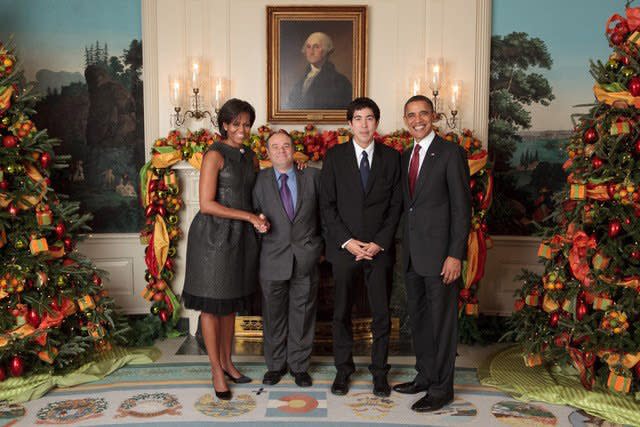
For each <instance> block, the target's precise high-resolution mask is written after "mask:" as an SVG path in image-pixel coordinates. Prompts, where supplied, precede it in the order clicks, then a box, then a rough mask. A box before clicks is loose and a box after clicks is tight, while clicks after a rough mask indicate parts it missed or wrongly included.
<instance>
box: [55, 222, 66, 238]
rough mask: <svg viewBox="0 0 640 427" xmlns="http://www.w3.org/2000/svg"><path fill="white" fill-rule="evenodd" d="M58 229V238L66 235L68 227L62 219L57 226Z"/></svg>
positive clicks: (56, 229)
mask: <svg viewBox="0 0 640 427" xmlns="http://www.w3.org/2000/svg"><path fill="white" fill-rule="evenodd" d="M55 231H56V236H58V239H62V237H64V234H65V233H66V232H67V227H65V225H64V222H62V221H60V222H59V223H58V224H57V225H56V228H55Z"/></svg>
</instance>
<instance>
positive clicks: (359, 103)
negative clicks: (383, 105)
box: [347, 96, 380, 122]
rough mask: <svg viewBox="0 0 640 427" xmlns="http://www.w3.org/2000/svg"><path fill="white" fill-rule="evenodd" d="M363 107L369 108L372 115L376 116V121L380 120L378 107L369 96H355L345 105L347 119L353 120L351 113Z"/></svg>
mask: <svg viewBox="0 0 640 427" xmlns="http://www.w3.org/2000/svg"><path fill="white" fill-rule="evenodd" d="M365 108H371V111H373V116H374V117H375V118H376V122H379V121H380V107H378V104H376V103H375V102H374V101H373V99H371V98H366V97H364V96H363V97H362V98H356V99H354V100H353V101H351V102H350V103H349V105H348V106H347V121H348V122H350V121H351V120H353V113H355V112H356V111H358V110H364V109H365Z"/></svg>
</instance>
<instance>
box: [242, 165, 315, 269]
mask: <svg viewBox="0 0 640 427" xmlns="http://www.w3.org/2000/svg"><path fill="white" fill-rule="evenodd" d="M296 183H297V188H298V194H297V198H296V200H295V217H294V218H293V221H291V220H290V219H289V217H288V216H287V213H286V211H285V210H284V205H283V204H282V199H281V198H280V191H279V188H278V183H277V182H276V174H275V172H274V170H273V168H268V169H263V170H261V171H260V173H259V174H258V177H257V179H256V183H255V186H254V188H253V204H254V208H255V209H256V211H258V212H262V213H263V214H264V215H265V216H266V217H267V219H268V220H269V222H270V223H271V229H270V230H269V232H267V233H266V234H262V235H261V236H262V246H261V248H260V269H259V276H260V279H261V280H289V279H290V278H291V277H292V274H293V268H294V260H295V268H296V273H297V275H299V276H306V275H308V274H310V273H311V272H312V271H313V268H314V267H315V265H316V263H317V262H318V259H319V258H320V255H321V254H322V249H323V246H324V245H323V241H322V237H321V232H320V229H321V227H320V211H319V209H318V197H319V190H320V171H319V170H317V169H314V168H311V167H310V168H307V169H305V170H303V171H301V170H297V169H296Z"/></svg>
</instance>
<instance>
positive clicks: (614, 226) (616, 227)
mask: <svg viewBox="0 0 640 427" xmlns="http://www.w3.org/2000/svg"><path fill="white" fill-rule="evenodd" d="M620 227H621V225H620V221H618V220H617V219H612V220H611V221H610V222H609V237H611V238H614V237H616V236H617V235H618V234H620Z"/></svg>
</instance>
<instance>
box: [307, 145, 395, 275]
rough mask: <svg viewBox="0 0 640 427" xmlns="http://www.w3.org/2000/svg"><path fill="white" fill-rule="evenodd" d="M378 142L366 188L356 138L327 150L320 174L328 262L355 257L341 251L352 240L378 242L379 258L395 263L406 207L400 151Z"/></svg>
mask: <svg viewBox="0 0 640 427" xmlns="http://www.w3.org/2000/svg"><path fill="white" fill-rule="evenodd" d="M375 144H376V145H375V149H374V151H373V162H372V164H371V172H370V174H369V179H368V182H367V188H366V189H363V188H362V183H361V180H360V169H359V165H358V162H357V160H356V154H355V149H354V147H353V143H352V141H349V142H348V143H345V144H340V145H336V146H334V147H333V148H331V149H330V150H329V151H327V155H326V157H325V160H324V163H323V166H322V174H321V193H320V209H321V211H322V219H323V223H324V226H325V233H326V235H325V241H326V244H327V250H326V253H327V260H329V262H331V263H335V262H339V261H352V260H353V255H352V254H351V253H350V252H349V251H347V250H345V249H342V245H343V244H344V242H346V241H347V240H349V239H350V238H355V239H358V240H361V241H364V242H375V243H376V244H378V245H379V246H381V247H382V248H383V249H384V250H385V252H381V253H380V254H379V255H377V256H376V258H375V260H378V259H379V260H380V261H381V262H390V263H392V262H393V256H392V255H391V254H390V252H391V253H392V252H393V251H392V249H393V248H394V237H395V233H396V227H397V225H398V221H399V219H400V214H401V211H402V193H401V188H400V175H401V173H400V154H399V153H398V152H397V151H395V150H394V149H392V148H390V147H387V146H386V145H383V144H379V143H375Z"/></svg>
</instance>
